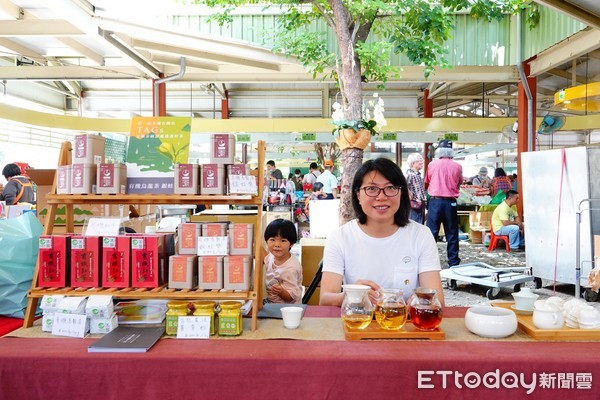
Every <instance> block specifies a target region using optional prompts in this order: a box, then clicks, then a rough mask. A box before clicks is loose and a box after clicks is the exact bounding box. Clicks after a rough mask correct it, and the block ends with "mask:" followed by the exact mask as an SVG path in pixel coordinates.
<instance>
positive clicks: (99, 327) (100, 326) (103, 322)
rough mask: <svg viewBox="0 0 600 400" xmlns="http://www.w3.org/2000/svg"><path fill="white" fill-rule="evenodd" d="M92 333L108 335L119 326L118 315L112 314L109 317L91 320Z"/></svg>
mask: <svg viewBox="0 0 600 400" xmlns="http://www.w3.org/2000/svg"><path fill="white" fill-rule="evenodd" d="M89 320H90V333H108V332H111V331H112V330H114V329H115V328H116V327H117V326H119V319H118V318H117V313H114V312H113V313H112V314H111V315H109V316H108V317H99V318H95V317H94V318H90V319H89Z"/></svg>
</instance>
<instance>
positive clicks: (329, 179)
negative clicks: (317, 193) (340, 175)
mask: <svg viewBox="0 0 600 400" xmlns="http://www.w3.org/2000/svg"><path fill="white" fill-rule="evenodd" d="M323 167H324V168H325V171H323V173H322V174H321V175H319V177H318V178H317V182H321V183H322V184H323V193H325V194H326V195H327V200H333V199H335V198H337V195H338V189H337V184H338V181H337V178H336V177H335V175H333V161H331V160H327V161H325V163H324V164H323Z"/></svg>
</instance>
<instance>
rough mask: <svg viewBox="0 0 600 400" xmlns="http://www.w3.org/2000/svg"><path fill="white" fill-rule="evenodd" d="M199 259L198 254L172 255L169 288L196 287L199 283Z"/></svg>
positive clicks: (170, 258)
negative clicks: (197, 264) (197, 265)
mask: <svg viewBox="0 0 600 400" xmlns="http://www.w3.org/2000/svg"><path fill="white" fill-rule="evenodd" d="M197 260H198V257H196V256H183V255H174V256H170V257H169V288H173V289H194V288H195V287H196V286H197V285H198V269H197V267H196V262H197Z"/></svg>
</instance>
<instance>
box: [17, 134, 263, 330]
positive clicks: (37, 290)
mask: <svg viewBox="0 0 600 400" xmlns="http://www.w3.org/2000/svg"><path fill="white" fill-rule="evenodd" d="M71 151H72V146H71V142H64V143H63V144H62V147H61V151H60V156H59V160H58V165H59V166H60V165H69V164H71ZM258 165H259V169H258V195H257V196H251V195H232V196H220V195H173V194H169V195H166V194H158V195H154V194H118V195H104V194H81V195H78V194H73V195H71V194H61V195H59V194H56V176H55V177H54V183H53V185H52V190H51V191H50V193H49V194H48V195H47V196H46V200H47V202H48V214H47V216H46V224H45V225H44V232H43V234H44V235H51V234H52V231H53V228H54V220H55V218H56V210H57V208H58V206H59V205H64V206H65V208H66V210H65V217H66V232H74V224H73V205H74V204H214V203H217V204H223V203H227V204H239V205H256V206H257V208H258V213H257V216H256V225H255V229H254V274H253V282H252V290H247V291H212V290H202V289H198V290H181V289H167V288H166V285H163V286H161V287H157V288H124V289H117V288H71V287H65V288H44V287H41V286H38V282H37V279H38V272H39V263H38V264H36V267H35V271H34V273H33V281H32V284H31V290H30V291H29V293H28V294H27V296H28V302H27V310H26V312H25V320H24V322H23V327H25V328H28V327H30V326H32V325H33V321H34V318H35V310H36V308H37V305H38V301H39V299H40V298H41V297H43V296H44V295H53V294H54V295H56V294H61V295H65V296H89V295H92V294H96V295H97V294H106V295H112V296H113V297H114V298H117V299H181V300H183V299H189V300H198V299H211V300H253V303H252V330H256V325H257V313H258V310H259V309H260V308H261V306H262V298H261V297H262V285H263V276H262V270H263V269H262V262H263V260H262V259H261V258H260V256H261V254H263V251H262V247H261V243H262V242H261V229H260V224H261V221H262V193H263V185H262V182H263V180H264V174H263V169H262V168H260V166H263V165H265V142H264V141H262V140H260V141H258Z"/></svg>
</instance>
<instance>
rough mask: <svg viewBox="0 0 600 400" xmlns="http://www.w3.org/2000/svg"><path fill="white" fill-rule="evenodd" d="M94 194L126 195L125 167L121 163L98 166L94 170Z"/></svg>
mask: <svg viewBox="0 0 600 400" xmlns="http://www.w3.org/2000/svg"><path fill="white" fill-rule="evenodd" d="M96 193H99V194H125V193H127V166H126V165H125V164H123V163H116V164H98V168H97V169H96Z"/></svg>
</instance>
